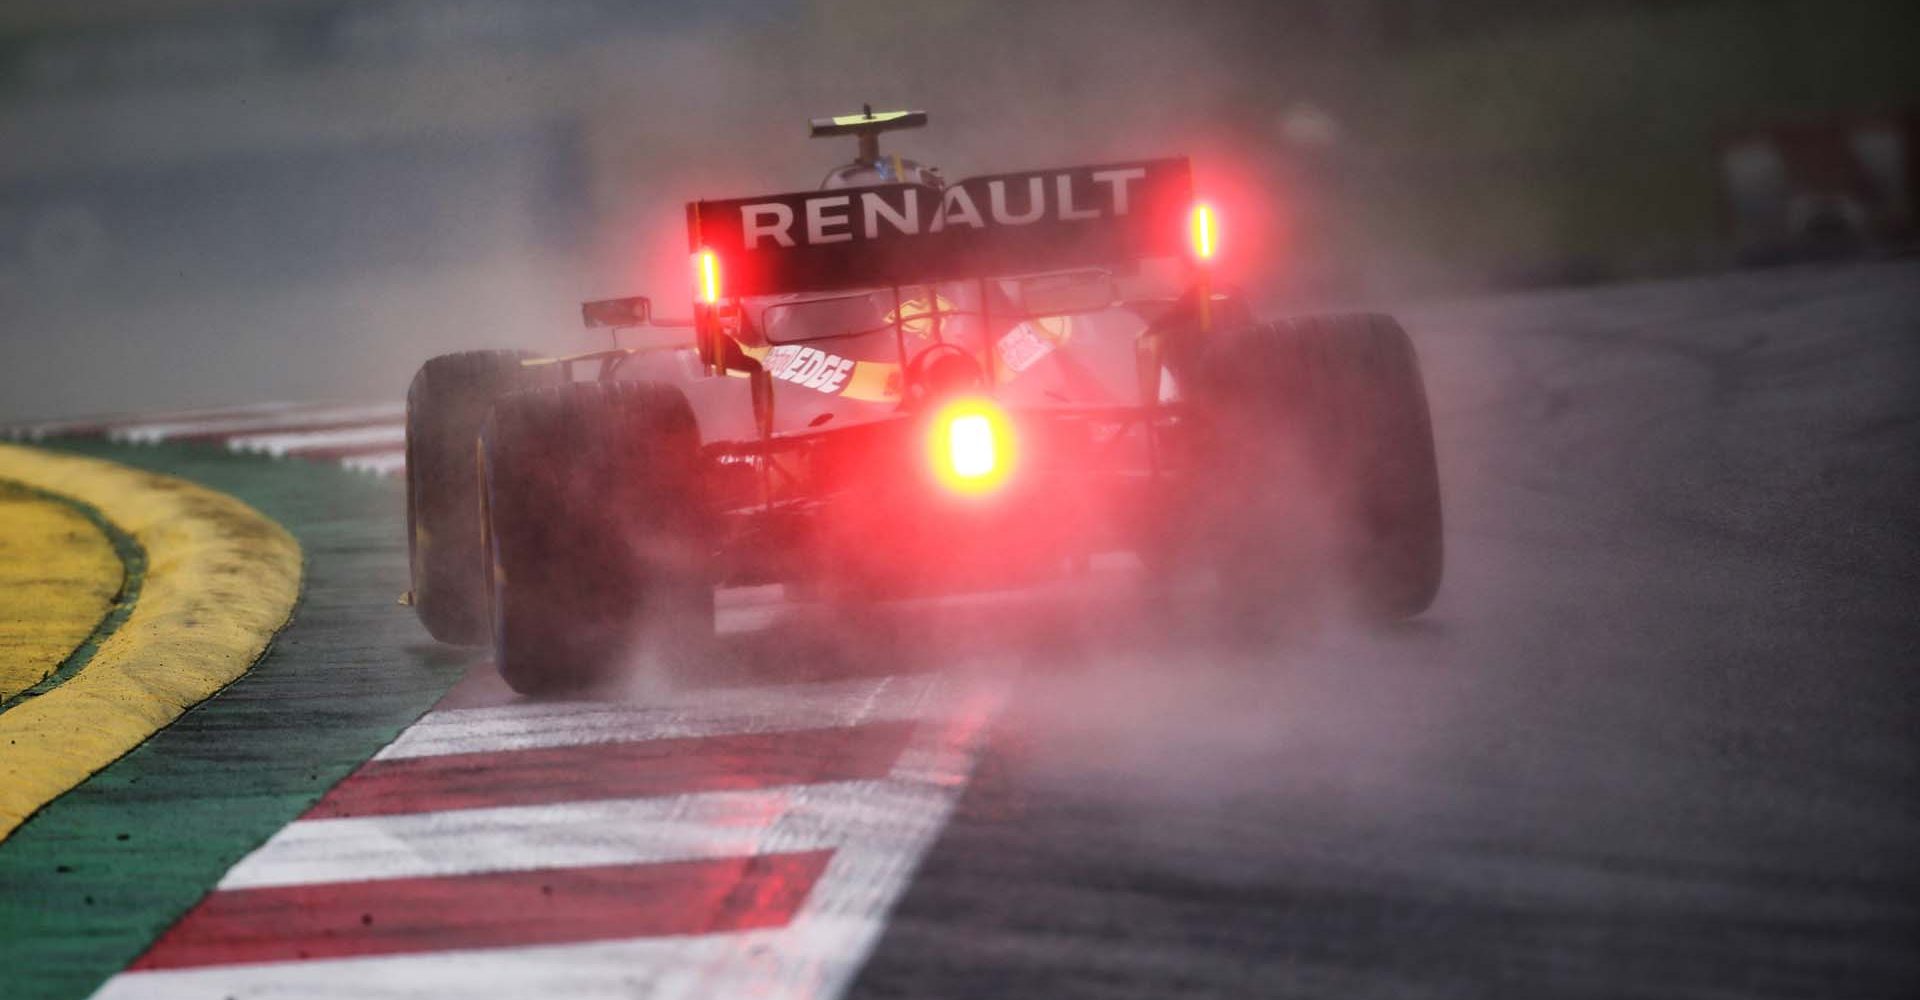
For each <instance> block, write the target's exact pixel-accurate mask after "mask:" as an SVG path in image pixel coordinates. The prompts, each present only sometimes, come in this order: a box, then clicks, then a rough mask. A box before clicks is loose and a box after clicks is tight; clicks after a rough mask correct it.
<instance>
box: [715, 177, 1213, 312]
mask: <svg viewBox="0 0 1920 1000" xmlns="http://www.w3.org/2000/svg"><path fill="white" fill-rule="evenodd" d="M1192 207H1193V180H1192V175H1191V171H1190V168H1189V166H1188V164H1187V160H1186V158H1184V157H1179V158H1173V159H1161V160H1138V161H1133V162H1129V163H1109V164H1101V165H1097V166H1085V167H1066V168H1061V169H1056V170H1032V171H1025V172H1021V173H1012V174H995V175H992V176H987V177H971V178H968V179H966V180H962V181H956V182H954V183H953V184H951V185H949V186H947V187H946V188H944V189H936V188H932V187H925V186H921V185H916V184H885V185H879V186H875V187H863V188H843V189H839V190H826V191H804V192H797V193H793V194H779V195H767V196H765V197H760V198H736V199H731V200H727V201H696V202H691V203H689V204H688V205H687V235H688V239H689V243H690V247H691V249H692V251H693V253H694V255H695V267H696V280H697V284H698V285H699V289H698V292H699V294H698V296H697V297H698V298H699V299H700V300H701V301H702V302H703V303H705V304H708V305H713V304H717V303H718V302H719V301H720V300H721V299H722V298H727V299H737V298H741V297H746V296H759V295H785V294H793V293H802V292H827V291H836V290H843V289H849V288H874V287H882V286H886V285H905V284H916V283H921V282H927V281H944V280H955V279H962V278H984V277H991V276H995V275H1001V274H1018V273H1023V272H1033V271H1053V270H1064V269H1067V268H1076V267H1088V266H1095V265H1101V264H1114V263H1120V262H1123V261H1129V260H1139V259H1143V258H1148V257H1170V256H1175V255H1177V254H1180V253H1182V252H1183V251H1184V249H1185V248H1186V246H1187V237H1188V229H1187V226H1188V213H1189V210H1190V209H1191V208H1192Z"/></svg>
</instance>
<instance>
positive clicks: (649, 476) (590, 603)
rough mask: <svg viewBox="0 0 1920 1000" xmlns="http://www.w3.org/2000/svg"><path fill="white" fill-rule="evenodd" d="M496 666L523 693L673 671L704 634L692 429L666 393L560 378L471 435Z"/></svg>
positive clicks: (708, 601) (502, 409) (504, 404)
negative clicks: (651, 667)
mask: <svg viewBox="0 0 1920 1000" xmlns="http://www.w3.org/2000/svg"><path fill="white" fill-rule="evenodd" d="M481 442H482V446H481V466H482V468H481V480H482V483H481V488H482V491H483V492H482V502H481V508H482V511H483V517H484V519H485V522H486V537H487V561H488V564H489V573H488V575H487V578H486V579H487V584H488V588H489V593H488V598H489V599H488V608H489V612H490V621H491V630H492V635H493V643H494V656H495V658H496V662H497V664H498V666H499V669H500V673H501V675H502V676H503V677H504V678H505V679H506V681H507V684H508V685H509V686H511V687H512V688H513V689H514V690H516V691H519V692H521V693H522V694H530V695H555V694H565V693H568V692H572V691H577V690H580V689H582V688H587V687H591V686H593V685H595V684H598V683H600V682H602V681H604V680H606V679H608V678H610V677H611V676H613V675H614V674H616V673H617V672H619V671H620V669H621V668H622V667H623V666H625V665H626V664H628V663H629V662H631V661H634V660H638V659H641V658H643V657H651V658H653V659H655V660H656V661H657V662H659V663H661V664H663V665H665V666H668V667H677V666H680V665H682V664H684V663H685V662H686V661H687V660H688V659H689V658H690V657H691V656H693V655H697V653H698V651H699V650H700V648H701V647H702V646H703V645H704V643H705V642H706V640H708V639H710V638H711V636H712V634H713V617H714V610H713V580H712V537H713V536H712V529H711V516H710V513H709V509H708V505H707V499H706V490H705V478H704V469H703V467H702V459H701V455H700V434H699V430H698V428H697V426H696V424H695V420H694V416H693V411H692V409H691V408H690V407H689V406H688V404H687V398H686V396H685V394H684V393H682V392H681V391H680V390H679V389H678V388H676V387H674V386H670V385H665V384H661V383H650V382H604V383H602V382H590V383H573V384H568V385H563V386H560V387H558V388H552V389H541V390H534V391H528V392H519V393H514V394H512V395H510V396H507V397H504V398H502V399H501V400H500V401H499V402H498V403H497V404H496V405H495V406H494V408H493V412H492V414H491V416H489V417H488V419H487V423H486V425H485V428H484V429H483V431H482V434H481Z"/></svg>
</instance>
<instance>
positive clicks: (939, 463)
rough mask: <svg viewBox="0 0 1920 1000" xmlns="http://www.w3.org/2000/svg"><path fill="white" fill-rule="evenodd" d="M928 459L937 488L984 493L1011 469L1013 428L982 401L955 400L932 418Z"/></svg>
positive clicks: (1002, 416) (1001, 480)
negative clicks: (936, 481) (939, 484)
mask: <svg viewBox="0 0 1920 1000" xmlns="http://www.w3.org/2000/svg"><path fill="white" fill-rule="evenodd" d="M927 445H928V449H927V450H928V456H927V457H928V458H929V459H930V460H931V462H932V464H933V471H934V475H935V476H936V477H937V478H938V479H939V480H940V482H941V484H942V485H944V486H946V487H947V488H948V489H950V490H953V491H954V492H956V493H976V494H977V493H985V492H988V491H990V490H993V489H995V488H996V487H998V486H999V485H1000V484H1001V483H1004V482H1005V481H1006V479H1007V474H1008V473H1009V472H1011V471H1012V469H1013V457H1014V447H1013V446H1014V441H1013V427H1012V425H1011V423H1010V422H1009V421H1008V420H1007V415H1006V413H1005V412H1004V411H1002V410H1001V409H1000V407H998V406H996V405H994V403H993V402H992V401H991V400H986V399H956V400H954V401H952V402H950V403H948V404H946V405H945V406H943V407H941V409H940V411H939V412H938V413H936V414H935V415H934V419H933V427H932V432H931V433H930V434H929V436H928V440H927Z"/></svg>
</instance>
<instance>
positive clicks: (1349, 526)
mask: <svg viewBox="0 0 1920 1000" xmlns="http://www.w3.org/2000/svg"><path fill="white" fill-rule="evenodd" d="M1199 375H1200V379H1199V388H1200V389H1201V393H1200V396H1201V399H1202V400H1203V405H1204V406H1205V407H1206V412H1207V413H1208V415H1209V417H1210V420H1209V421H1208V423H1209V429H1210V434H1209V436H1208V445H1207V462H1206V472H1207V474H1206V475H1205V476H1204V477H1203V478H1202V480H1201V481H1202V483H1203V484H1204V485H1203V487H1202V489H1203V491H1204V492H1205V493H1206V495H1207V496H1209V497H1210V498H1211V499H1210V501H1209V503H1208V507H1207V509H1208V514H1209V518H1210V522H1209V523H1210V524H1211V526H1212V528H1213V530H1212V531H1211V535H1212V544H1213V546H1214V557H1215V558H1214V562H1215V565H1216V566H1217V567H1218V568H1219V570H1220V576H1221V584H1222V587H1223V589H1224V591H1225V595H1226V597H1227V598H1228V600H1229V601H1243V600H1244V601H1252V602H1255V604H1257V605H1260V606H1261V607H1260V610H1261V611H1262V612H1263V613H1267V614H1272V613H1273V612H1274V610H1275V605H1276V603H1290V602H1292V601H1294V600H1297V599H1298V598H1299V597H1301V596H1302V590H1303V589H1304V588H1305V587H1306V586H1307V585H1313V589H1315V590H1319V591H1321V592H1324V589H1323V588H1321V587H1319V584H1320V583H1321V582H1322V581H1323V579H1324V582H1329V583H1332V584H1334V585H1335V586H1336V587H1337V588H1339V591H1340V592H1341V593H1342V596H1344V597H1345V598H1346V600H1347V603H1348V604H1349V605H1350V606H1351V608H1352V610H1354V611H1356V612H1358V613H1359V614H1360V615H1362V616H1364V617H1369V618H1375V619H1401V618H1408V617H1411V616H1413V615H1417V614H1419V613H1420V612H1422V611H1425V610H1426V609H1427V608H1428V607H1429V606H1430V605H1431V604H1432V603H1433V599H1434V597H1435V595H1436V594H1437V593H1438V592H1439V588H1440V578H1441V572H1442V567H1443V563H1444V555H1443V550H1442V544H1441V516H1440V479H1439V470H1438V464H1437V462H1436V460H1435V456H1434V446H1433V426H1432V420H1431V416H1430V414H1429V412H1428V407H1427V395H1426V388H1425V385H1424V383H1423V381H1422V379H1421V375H1420V362H1419V358H1418V357H1417V356H1416V355H1415V354H1414V350H1413V342H1412V341H1411V340H1409V339H1408V337H1407V334H1406V331H1404V330H1402V329H1401V327H1400V324H1399V323H1397V322H1395V321H1394V320H1393V318H1392V317H1389V316H1381V315H1341V316H1324V317H1308V318H1302V319H1294V320H1286V321H1280V322H1272V323H1260V324H1254V325H1252V326H1248V327H1244V328H1241V329H1239V330H1236V331H1233V332H1231V333H1228V334H1225V335H1223V336H1222V337H1221V338H1220V339H1219V340H1218V341H1217V342H1216V343H1215V344H1214V345H1212V347H1211V348H1210V349H1209V351H1208V353H1207V355H1206V357H1205V358H1204V359H1203V361H1202V364H1201V370H1200V372H1199ZM1329 577H1330V579H1328V578H1329ZM1280 610H1282V611H1285V610H1288V609H1285V608H1282V609H1280Z"/></svg>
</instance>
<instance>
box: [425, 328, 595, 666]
mask: <svg viewBox="0 0 1920 1000" xmlns="http://www.w3.org/2000/svg"><path fill="white" fill-rule="evenodd" d="M531 356H532V355H529V354H526V353H524V352H521V351H467V352H464V353H461V354H443V355H441V356H439V357H437V358H433V359H432V360H430V361H428V362H427V363H426V364H424V365H421V366H420V370H419V371H418V372H416V373H415V374H414V376H413V383H412V384H411V385H409V386H408V387H407V564H408V569H409V572H410V573H411V575H412V594H413V610H414V613H415V614H416V615H418V616H419V618H420V622H421V624H423V625H425V626H426V627H427V631H428V632H429V633H431V634H432V635H433V637H434V638H435V639H438V640H440V641H441V642H450V643H459V644H463V645H474V646H479V645H485V644H486V642H487V593H486V577H485V572H486V566H485V557H484V555H483V553H482V547H483V543H484V539H483V538H482V537H481V530H480V502H479V496H480V487H479V479H478V474H477V469H478V460H477V457H476V452H475V448H476V446H477V444H478V442H479V439H480V423H481V421H483V420H485V419H486V416H487V409H488V408H489V407H491V406H492V405H493V402H494V400H496V399H499V398H500V397H501V396H504V395H506V394H507V393H509V392H513V391H515V390H518V389H525V388H531V387H534V386H537V385H543V384H557V383H558V381H559V377H560V376H559V373H558V371H556V370H554V369H543V368H526V367H524V366H522V365H521V363H520V362H521V361H522V360H524V359H526V358H529V357H531Z"/></svg>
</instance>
